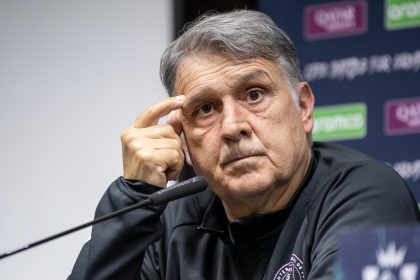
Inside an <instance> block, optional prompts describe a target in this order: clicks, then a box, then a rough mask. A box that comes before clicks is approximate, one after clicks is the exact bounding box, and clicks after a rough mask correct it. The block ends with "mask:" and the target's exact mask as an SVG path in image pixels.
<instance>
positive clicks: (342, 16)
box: [304, 1, 367, 40]
mask: <svg viewBox="0 0 420 280" xmlns="http://www.w3.org/2000/svg"><path fill="white" fill-rule="evenodd" d="M304 21H305V22H304V28H305V30H304V37H305V38H306V39H308V40H317V39H324V38H331V37H341V36H348V35H356V34H362V33H365V32H366V30H367V2H366V1H343V2H331V3H326V4H319V5H310V6H306V7H305V11H304Z"/></svg>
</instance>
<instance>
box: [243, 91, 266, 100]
mask: <svg viewBox="0 0 420 280" xmlns="http://www.w3.org/2000/svg"><path fill="white" fill-rule="evenodd" d="M262 97H263V94H262V92H261V91H260V90H257V89H253V90H250V91H248V92H247V95H246V100H247V101H248V102H250V103H255V102H256V101H259V100H260V99H261V98H262Z"/></svg>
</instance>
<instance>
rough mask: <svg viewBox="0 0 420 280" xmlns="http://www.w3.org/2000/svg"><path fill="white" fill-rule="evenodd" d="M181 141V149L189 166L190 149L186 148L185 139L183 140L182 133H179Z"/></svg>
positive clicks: (190, 161)
mask: <svg viewBox="0 0 420 280" xmlns="http://www.w3.org/2000/svg"><path fill="white" fill-rule="evenodd" d="M181 142H182V150H184V155H185V161H186V162H187V163H188V165H189V166H193V164H192V160H191V156H190V151H189V150H188V145H187V141H186V140H185V136H184V133H182V134H181Z"/></svg>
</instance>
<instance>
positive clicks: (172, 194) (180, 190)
mask: <svg viewBox="0 0 420 280" xmlns="http://www.w3.org/2000/svg"><path fill="white" fill-rule="evenodd" d="M206 187H207V179H206V178H205V177H203V176H197V177H194V178H191V179H188V180H186V181H183V182H180V183H177V184H175V185H173V186H171V187H169V188H166V189H162V190H160V191H157V192H155V193H152V194H151V195H149V197H148V198H147V199H145V200H142V201H140V202H138V203H136V204H133V205H131V206H128V207H125V208H123V209H120V210H117V211H114V212H111V213H109V214H106V215H104V216H101V217H99V218H96V219H94V220H93V221H90V222H87V223H84V224H81V225H79V226H76V227H73V228H70V229H68V230H65V231H63V232H60V233H57V234H54V235H51V236H49V237H47V238H44V239H41V240H38V241H36V242H33V243H30V244H28V245H25V246H23V247H22V248H19V249H16V250H13V251H10V252H7V253H4V254H1V255H0V260H1V259H3V258H6V257H9V256H11V255H14V254H17V253H20V252H22V251H25V250H28V249H30V248H33V247H35V246H38V245H41V244H43V243H46V242H48V241H51V240H54V239H57V238H59V237H62V236H64V235H67V234H70V233H73V232H75V231H78V230H80V229H83V228H85V227H88V226H91V225H94V224H97V223H100V222H102V221H105V220H108V219H111V218H114V217H117V216H120V215H122V214H125V213H127V212H130V211H132V210H135V209H138V208H141V207H145V206H148V205H157V204H163V203H167V202H170V201H172V200H175V199H178V198H181V197H185V196H188V195H191V194H195V193H198V192H201V191H203V190H205V189H206Z"/></svg>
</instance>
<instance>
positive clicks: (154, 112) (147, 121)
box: [131, 95, 185, 128]
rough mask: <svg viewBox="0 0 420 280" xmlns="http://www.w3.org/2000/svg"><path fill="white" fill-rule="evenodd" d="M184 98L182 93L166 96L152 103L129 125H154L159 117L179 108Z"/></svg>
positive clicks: (136, 126)
mask: <svg viewBox="0 0 420 280" xmlns="http://www.w3.org/2000/svg"><path fill="white" fill-rule="evenodd" d="M184 100H185V96H184V95H178V96H175V97H169V98H166V99H164V100H162V101H160V102H158V103H156V104H154V105H152V106H151V107H149V108H148V109H146V110H145V111H144V112H143V113H141V114H140V115H139V116H138V117H137V119H136V121H135V122H134V123H133V124H132V125H131V127H135V128H143V127H148V126H152V125H156V124H157V123H158V122H159V119H160V118H161V117H163V116H165V115H167V114H169V112H171V111H173V110H176V109H179V108H181V107H182V105H183V103H184Z"/></svg>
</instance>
